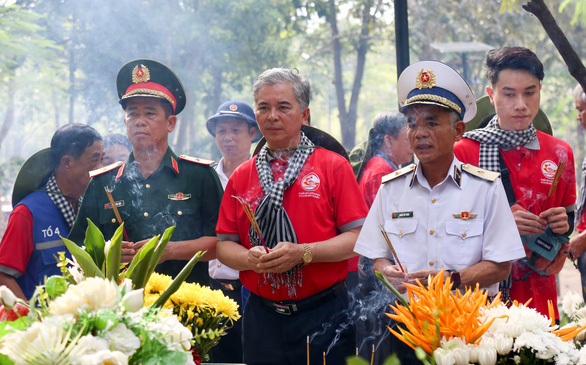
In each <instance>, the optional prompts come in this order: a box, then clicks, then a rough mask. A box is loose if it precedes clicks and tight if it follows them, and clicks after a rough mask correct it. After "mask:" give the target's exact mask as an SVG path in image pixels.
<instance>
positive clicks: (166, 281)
mask: <svg viewBox="0 0 586 365" xmlns="http://www.w3.org/2000/svg"><path fill="white" fill-rule="evenodd" d="M172 282H173V278H171V277H170V276H169V275H163V274H159V273H156V272H153V274H152V275H151V277H150V278H149V281H148V282H147V284H146V285H145V287H144V294H145V299H146V296H147V295H149V294H156V295H161V294H162V293H163V292H164V291H165V289H167V288H168V287H169V285H171V283H172Z"/></svg>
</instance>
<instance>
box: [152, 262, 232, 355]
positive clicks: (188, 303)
mask: <svg viewBox="0 0 586 365" xmlns="http://www.w3.org/2000/svg"><path fill="white" fill-rule="evenodd" d="M170 283H171V277H170V276H167V275H161V274H158V273H153V274H152V275H151V277H150V279H149V281H148V283H147V285H146V286H145V288H144V297H145V305H149V304H150V303H154V302H156V301H157V300H158V299H159V297H160V295H161V293H162V292H163V290H164V289H165V288H166V287H168V286H169V284H170ZM163 308H164V309H169V310H170V311H171V312H172V313H173V314H174V315H175V316H176V317H177V318H178V319H179V322H181V323H182V324H183V325H185V326H186V327H187V328H189V329H190V331H191V334H192V335H193V339H194V340H195V346H194V358H195V359H196V361H198V360H199V361H209V355H208V352H209V351H210V349H211V348H212V347H213V346H215V345H217V344H218V342H219V341H220V338H221V336H223V335H224V334H225V333H226V331H227V330H228V329H229V328H231V327H232V325H233V323H234V321H236V320H238V319H239V318H240V314H238V304H236V302H235V301H234V300H232V299H230V298H228V297H226V296H225V295H224V293H222V291H221V290H212V289H211V288H209V287H207V286H201V285H199V284H195V283H185V282H184V283H182V284H181V286H180V287H179V289H178V290H177V291H176V292H175V293H173V294H172V295H171V296H170V297H169V299H168V300H167V301H166V302H165V303H164V304H163Z"/></svg>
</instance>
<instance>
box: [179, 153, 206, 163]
mask: <svg viewBox="0 0 586 365" xmlns="http://www.w3.org/2000/svg"><path fill="white" fill-rule="evenodd" d="M179 158H180V159H182V160H185V161H189V162H194V163H198V164H200V165H211V164H213V163H214V161H213V160H204V159H203V158H197V157H191V156H187V155H181V156H179Z"/></svg>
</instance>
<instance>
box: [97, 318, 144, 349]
mask: <svg viewBox="0 0 586 365" xmlns="http://www.w3.org/2000/svg"><path fill="white" fill-rule="evenodd" d="M104 339H105V340H106V341H108V343H109V344H110V350H114V351H120V352H122V353H124V354H125V355H127V356H131V355H132V354H134V353H135V352H136V350H138V348H139V347H140V339H139V338H138V337H136V335H135V334H134V332H132V331H131V330H129V329H128V328H127V327H126V325H125V324H124V323H118V324H117V325H115V326H114V327H112V329H110V330H109V331H107V332H106V333H105V334H104Z"/></svg>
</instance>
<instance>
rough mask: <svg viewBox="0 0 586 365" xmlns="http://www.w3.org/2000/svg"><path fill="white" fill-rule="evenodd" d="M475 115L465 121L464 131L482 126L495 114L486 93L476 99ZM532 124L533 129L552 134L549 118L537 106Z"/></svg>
mask: <svg viewBox="0 0 586 365" xmlns="http://www.w3.org/2000/svg"><path fill="white" fill-rule="evenodd" d="M476 107H477V111H476V115H475V116H474V118H472V120H470V121H469V122H468V123H466V132H468V131H471V130H473V129H476V128H484V127H486V125H487V124H488V122H490V120H491V119H492V118H493V117H494V116H495V114H496V110H495V109H494V105H492V103H491V102H490V98H489V97H488V95H485V96H483V97H481V98H478V100H476ZM533 126H534V127H535V129H537V130H540V131H542V132H543V133H547V134H549V135H550V136H551V135H553V130H552V129H551V124H550V123H549V119H548V118H547V115H545V113H544V112H543V110H541V108H539V112H537V115H536V116H535V118H534V119H533Z"/></svg>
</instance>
